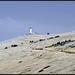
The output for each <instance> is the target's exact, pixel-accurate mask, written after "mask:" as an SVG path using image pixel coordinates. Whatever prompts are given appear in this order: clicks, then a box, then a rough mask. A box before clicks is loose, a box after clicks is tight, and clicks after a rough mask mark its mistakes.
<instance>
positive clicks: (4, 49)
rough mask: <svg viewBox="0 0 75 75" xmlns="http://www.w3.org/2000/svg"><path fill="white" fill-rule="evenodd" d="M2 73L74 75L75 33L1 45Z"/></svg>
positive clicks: (19, 39) (26, 37)
mask: <svg viewBox="0 0 75 75" xmlns="http://www.w3.org/2000/svg"><path fill="white" fill-rule="evenodd" d="M31 32H32V31H30V33H31ZM0 73H1V74H75V32H74V31H73V32H65V33H60V34H49V35H47V34H46V35H42V34H36V33H35V34H33V35H30V34H27V35H24V36H20V37H17V38H14V39H11V40H8V41H4V42H0Z"/></svg>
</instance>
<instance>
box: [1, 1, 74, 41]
mask: <svg viewBox="0 0 75 75" xmlns="http://www.w3.org/2000/svg"><path fill="white" fill-rule="evenodd" d="M30 26H31V27H32V29H33V32H34V33H35V32H37V33H41V34H46V33H47V32H49V33H51V34H54V33H61V32H67V31H74V30H75V1H0V41H4V40H8V39H11V38H15V37H17V36H22V35H25V34H27V33H29V27H30Z"/></svg>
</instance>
